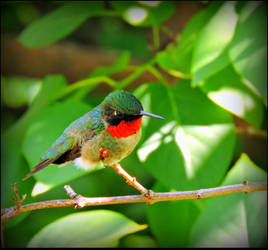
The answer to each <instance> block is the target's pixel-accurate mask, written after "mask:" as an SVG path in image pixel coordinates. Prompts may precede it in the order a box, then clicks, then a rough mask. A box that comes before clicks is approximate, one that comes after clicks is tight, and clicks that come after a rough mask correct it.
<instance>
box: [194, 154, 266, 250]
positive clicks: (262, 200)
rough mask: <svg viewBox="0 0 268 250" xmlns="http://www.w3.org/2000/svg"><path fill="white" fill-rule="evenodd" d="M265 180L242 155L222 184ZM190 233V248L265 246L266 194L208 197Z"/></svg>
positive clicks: (260, 172)
mask: <svg viewBox="0 0 268 250" xmlns="http://www.w3.org/2000/svg"><path fill="white" fill-rule="evenodd" d="M243 180H247V181H249V182H260V181H266V180H267V175H266V173H265V172H264V171H263V170H262V169H260V168H258V167H257V166H256V165H255V164H254V163H253V162H252V161H251V160H250V159H249V158H248V156H247V155H245V154H243V155H242V156H241V157H240V159H239V160H238V161H237V162H236V164H235V165H234V167H233V168H232V169H231V170H230V171H229V173H228V175H227V176H226V178H225V180H224V181H223V183H222V185H223V186H224V185H231V184H238V183H242V181H243ZM210 199H211V200H210V202H209V203H208V205H207V206H206V207H205V208H204V210H203V212H202V214H201V215H200V217H199V218H198V220H197V223H196V225H195V226H194V229H193V232H192V239H191V242H192V245H193V246H194V247H264V246H265V245H266V246H267V241H266V239H267V193H266V192H264V191H263V192H256V193H249V194H245V193H236V194H231V195H226V196H219V197H213V198H210Z"/></svg>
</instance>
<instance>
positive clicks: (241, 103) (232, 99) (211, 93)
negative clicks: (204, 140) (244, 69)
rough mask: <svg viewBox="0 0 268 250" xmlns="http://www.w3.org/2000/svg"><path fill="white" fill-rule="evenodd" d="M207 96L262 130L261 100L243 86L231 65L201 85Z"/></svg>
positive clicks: (262, 108) (262, 110) (262, 107)
mask: <svg viewBox="0 0 268 250" xmlns="http://www.w3.org/2000/svg"><path fill="white" fill-rule="evenodd" d="M201 89H202V90H203V91H204V92H205V93H206V94H207V96H208V97H209V98H210V99H211V100H212V101H214V102H215V103H217V104H218V105H220V106H222V107H223V108H224V109H226V110H229V111H230V112H232V113H233V114H235V115H237V116H239V117H240V118H242V119H244V120H246V121H247V122H249V123H251V124H252V125H253V126H255V127H256V128H260V127H261V125H262V121H263V114H264V106H263V104H262V102H261V100H260V99H259V98H258V97H257V96H256V95H255V94H254V93H252V91H251V90H250V89H249V88H248V87H247V86H246V85H244V84H243V82H242V81H241V78H240V76H239V75H238V74H237V73H236V72H235V70H234V68H233V67H232V65H231V64H229V65H228V66H227V67H225V68H224V69H222V70H221V71H219V72H218V73H216V74H214V75H212V76H211V77H209V78H207V79H206V80H205V81H204V83H203V84H202V85H201Z"/></svg>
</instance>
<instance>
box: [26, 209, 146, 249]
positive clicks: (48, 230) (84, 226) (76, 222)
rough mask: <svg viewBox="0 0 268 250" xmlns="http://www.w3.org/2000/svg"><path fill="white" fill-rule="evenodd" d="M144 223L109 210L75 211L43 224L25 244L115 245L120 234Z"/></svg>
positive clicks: (60, 245) (66, 245)
mask: <svg viewBox="0 0 268 250" xmlns="http://www.w3.org/2000/svg"><path fill="white" fill-rule="evenodd" d="M146 227H147V226H146V225H139V224H136V223H135V222H133V221H131V220H129V219H128V218H126V217H125V216H123V215H121V214H119V213H116V212H113V211H109V210H95V211H90V212H79V213H74V214H71V215H68V216H65V217H63V218H61V219H59V220H56V221H55V222H53V223H51V224H49V225H48V226H46V227H44V228H43V229H42V230H41V231H40V232H39V233H37V234H36V235H35V236H34V237H33V239H32V240H31V241H30V242H29V244H28V247H117V246H118V242H119V239H120V238H121V237H123V236H125V235H127V234H130V233H134V232H137V231H140V230H143V229H145V228H146Z"/></svg>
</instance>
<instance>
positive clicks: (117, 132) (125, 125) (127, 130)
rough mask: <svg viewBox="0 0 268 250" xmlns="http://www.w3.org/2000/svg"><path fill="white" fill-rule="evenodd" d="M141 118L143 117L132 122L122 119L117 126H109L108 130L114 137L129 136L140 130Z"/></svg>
mask: <svg viewBox="0 0 268 250" xmlns="http://www.w3.org/2000/svg"><path fill="white" fill-rule="evenodd" d="M141 120H142V117H140V118H138V119H137V120H134V121H130V122H125V121H121V122H120V123H119V124H118V125H117V126H109V127H108V128H107V129H106V131H107V132H108V133H110V135H111V136H112V137H116V138H118V139H119V138H121V137H128V136H130V135H133V134H135V133H136V132H137V131H139V130H140V128H141Z"/></svg>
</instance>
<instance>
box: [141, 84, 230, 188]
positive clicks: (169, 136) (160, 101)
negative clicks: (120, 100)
mask: <svg viewBox="0 0 268 250" xmlns="http://www.w3.org/2000/svg"><path fill="white" fill-rule="evenodd" d="M146 86H147V88H145V87H144V86H143V93H141V92H140V93H139V96H138V97H140V100H141V101H142V103H144V109H145V110H146V111H148V112H152V113H155V114H158V115H161V116H163V117H165V120H164V121H163V120H158V119H153V118H150V120H149V122H148V121H146V122H147V124H146V122H145V121H144V122H145V130H144V132H143V134H144V135H143V143H142V145H141V146H140V147H139V149H138V156H139V159H140V160H141V162H142V164H143V165H144V166H145V168H146V169H147V170H148V171H149V172H150V173H151V174H152V175H153V176H154V177H155V178H156V179H157V180H159V181H160V182H162V183H163V184H164V185H165V186H167V187H170V188H175V189H177V190H187V189H195V188H200V187H204V188H205V187H213V186H215V185H217V184H218V183H219V181H220V180H221V179H222V177H223V176H224V174H225V172H226V170H227V168H228V166H229V163H230V161H231V159H232V155H233V150H234V145H235V134H234V125H233V120H232V117H231V115H230V114H229V113H228V112H227V111H224V110H223V109H221V108H220V107H219V106H217V105H216V104H214V103H213V102H211V101H210V100H209V99H208V98H207V97H206V96H205V94H203V93H202V91H201V90H199V89H193V88H191V87H190V84H189V81H180V82H179V83H178V84H176V85H175V86H174V87H166V88H165V87H164V86H162V85H159V84H151V85H146ZM167 162H168V164H167ZM215 163H216V164H215Z"/></svg>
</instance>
